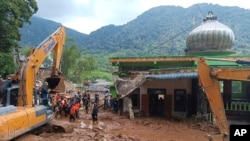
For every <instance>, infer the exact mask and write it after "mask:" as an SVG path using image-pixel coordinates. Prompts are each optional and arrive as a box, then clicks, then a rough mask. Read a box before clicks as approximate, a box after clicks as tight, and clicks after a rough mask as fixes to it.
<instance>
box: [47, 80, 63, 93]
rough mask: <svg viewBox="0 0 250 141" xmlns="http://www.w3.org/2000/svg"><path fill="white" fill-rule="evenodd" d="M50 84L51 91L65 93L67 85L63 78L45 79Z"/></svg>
mask: <svg viewBox="0 0 250 141" xmlns="http://www.w3.org/2000/svg"><path fill="white" fill-rule="evenodd" d="M45 81H46V82H48V84H49V85H48V87H49V89H51V91H55V92H65V84H64V78H63V77H48V78H46V79H45Z"/></svg>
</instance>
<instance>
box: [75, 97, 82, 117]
mask: <svg viewBox="0 0 250 141" xmlns="http://www.w3.org/2000/svg"><path fill="white" fill-rule="evenodd" d="M80 107H81V104H80V101H77V102H76V104H75V110H76V118H77V119H79V110H80Z"/></svg>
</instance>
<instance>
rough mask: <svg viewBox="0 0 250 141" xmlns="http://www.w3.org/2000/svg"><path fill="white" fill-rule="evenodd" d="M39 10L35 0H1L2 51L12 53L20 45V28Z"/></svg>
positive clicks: (0, 42)
mask: <svg viewBox="0 0 250 141" xmlns="http://www.w3.org/2000/svg"><path fill="white" fill-rule="evenodd" d="M37 10H38V7H37V3H36V1H35V0H11V1H10V0H1V2H0V33H1V34H0V52H6V53H10V52H11V51H12V50H13V49H14V48H16V47H18V44H17V41H20V39H21V35H20V33H19V28H22V27H23V23H24V22H28V23H30V17H31V16H32V15H33V14H34V13H36V12H37Z"/></svg>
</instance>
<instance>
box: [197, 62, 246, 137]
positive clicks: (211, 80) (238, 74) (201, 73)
mask: <svg viewBox="0 0 250 141" xmlns="http://www.w3.org/2000/svg"><path fill="white" fill-rule="evenodd" d="M207 60H209V58H206V59H205V58H200V59H199V60H198V62H197V63H198V66H197V72H198V77H199V82H200V85H201V87H202V88H203V90H204V92H205V94H206V96H207V99H208V102H209V104H210V107H211V110H212V113H213V115H214V117H215V119H216V124H217V126H218V128H219V130H220V132H221V134H223V137H224V139H225V140H229V124H228V120H227V117H226V112H225V108H224V103H223V98H222V95H221V93H220V84H219V81H220V80H239V81H250V69H249V68H248V69H246V68H245V69H243V68H212V67H210V66H209V65H208V64H207V63H206V61H207ZM213 60H214V59H213ZM217 60H218V61H219V59H217ZM224 61H231V62H232V61H234V62H236V63H237V64H250V61H248V60H224Z"/></svg>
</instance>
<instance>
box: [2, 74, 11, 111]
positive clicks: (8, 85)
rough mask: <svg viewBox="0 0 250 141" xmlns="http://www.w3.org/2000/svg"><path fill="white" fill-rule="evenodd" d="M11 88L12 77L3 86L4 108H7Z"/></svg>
mask: <svg viewBox="0 0 250 141" xmlns="http://www.w3.org/2000/svg"><path fill="white" fill-rule="evenodd" d="M11 86H12V80H11V78H10V77H8V79H7V80H5V81H4V82H3V84H2V86H1V91H2V97H3V99H2V104H3V106H6V102H7V92H8V88H10V87H11Z"/></svg>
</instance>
